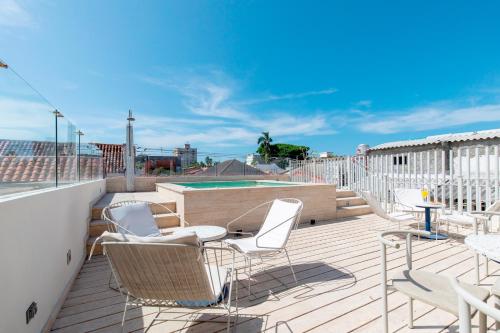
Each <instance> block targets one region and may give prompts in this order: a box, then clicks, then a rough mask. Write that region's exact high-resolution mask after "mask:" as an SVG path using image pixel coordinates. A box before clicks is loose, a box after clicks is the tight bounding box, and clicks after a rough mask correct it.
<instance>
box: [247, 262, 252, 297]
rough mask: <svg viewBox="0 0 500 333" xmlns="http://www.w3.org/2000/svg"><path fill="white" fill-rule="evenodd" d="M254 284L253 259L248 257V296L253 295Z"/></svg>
mask: <svg viewBox="0 0 500 333" xmlns="http://www.w3.org/2000/svg"><path fill="white" fill-rule="evenodd" d="M251 285H252V259H251V258H248V296H251V295H252V293H251V291H250V287H251Z"/></svg>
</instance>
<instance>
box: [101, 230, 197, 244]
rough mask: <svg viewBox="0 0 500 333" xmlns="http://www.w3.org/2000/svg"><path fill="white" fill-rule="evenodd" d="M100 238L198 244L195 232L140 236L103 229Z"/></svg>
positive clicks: (133, 241)
mask: <svg viewBox="0 0 500 333" xmlns="http://www.w3.org/2000/svg"><path fill="white" fill-rule="evenodd" d="M101 240H102V242H103V243H105V242H124V243H125V242H131V243H156V244H160V243H161V244H184V245H193V246H200V244H201V243H200V240H199V239H198V236H197V235H196V233H195V232H191V233H184V234H182V235H167V236H150V237H140V236H135V235H129V234H121V233H115V232H109V231H104V232H103V233H102V235H101Z"/></svg>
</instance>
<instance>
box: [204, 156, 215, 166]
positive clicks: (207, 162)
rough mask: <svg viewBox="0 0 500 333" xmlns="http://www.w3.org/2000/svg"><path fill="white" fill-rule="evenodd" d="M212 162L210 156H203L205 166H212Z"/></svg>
mask: <svg viewBox="0 0 500 333" xmlns="http://www.w3.org/2000/svg"><path fill="white" fill-rule="evenodd" d="M213 163H214V161H213V160H212V159H211V158H210V156H207V157H205V164H206V165H207V166H209V167H210V166H212V164H213Z"/></svg>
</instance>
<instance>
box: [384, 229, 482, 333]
mask: <svg viewBox="0 0 500 333" xmlns="http://www.w3.org/2000/svg"><path fill="white" fill-rule="evenodd" d="M390 235H397V236H405V237H406V265H407V269H403V270H401V271H398V272H396V273H395V274H394V275H393V276H392V278H391V282H392V284H388V282H387V281H388V280H387V256H386V252H387V246H390V247H394V248H396V249H398V248H399V247H400V244H399V243H395V242H393V241H391V240H389V239H386V238H385V237H387V236H390ZM429 235H430V233H429V232H427V231H386V232H383V233H381V234H380V235H379V236H378V237H379V241H380V244H381V256H380V257H381V260H382V262H381V267H382V272H381V277H382V331H383V332H384V333H387V332H389V318H388V316H389V308H388V303H387V296H388V294H387V291H388V290H389V289H391V290H397V291H399V292H401V293H403V294H405V295H406V296H408V317H409V318H408V328H413V301H414V300H419V301H421V302H424V303H426V304H429V305H431V306H434V307H436V308H438V309H441V310H444V311H446V312H449V313H451V314H454V315H455V316H458V314H459V305H458V298H457V294H456V293H455V291H454V290H453V288H452V286H451V285H450V283H449V279H448V277H446V276H442V275H439V274H435V273H431V272H426V271H423V270H414V269H413V267H412V266H413V265H412V236H429ZM461 285H462V286H463V287H464V288H465V289H466V290H467V291H468V292H469V293H471V294H472V295H474V296H475V297H477V298H478V299H480V300H482V301H485V300H486V299H488V297H489V295H490V293H489V291H488V290H486V289H484V288H481V287H477V286H474V285H471V284H465V283H461ZM469 311H470V313H471V314H472V315H474V313H475V309H474V310H472V311H471V310H470V309H469ZM479 319H480V322H481V323H482V322H485V318H484V316H483V315H481V314H480V316H479ZM484 327H486V326H485V325H484ZM460 332H461V333H462V331H460ZM483 332H486V330H484V331H481V333H483Z"/></svg>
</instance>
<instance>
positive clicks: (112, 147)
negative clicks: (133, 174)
mask: <svg viewBox="0 0 500 333" xmlns="http://www.w3.org/2000/svg"><path fill="white" fill-rule="evenodd" d="M95 145H96V146H97V147H98V148H99V149H100V150H101V151H102V157H103V159H104V167H105V170H106V173H123V172H125V166H124V163H123V151H124V150H125V145H124V144H108V143H95Z"/></svg>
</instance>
